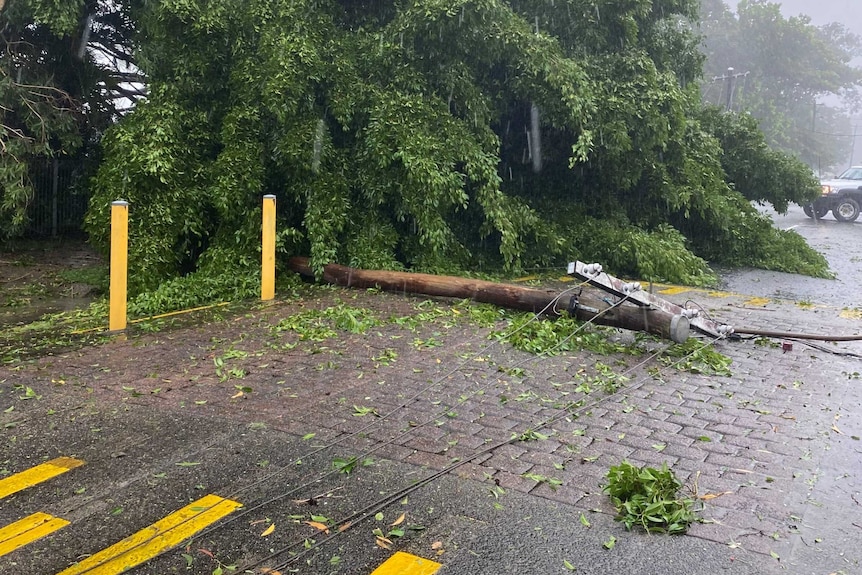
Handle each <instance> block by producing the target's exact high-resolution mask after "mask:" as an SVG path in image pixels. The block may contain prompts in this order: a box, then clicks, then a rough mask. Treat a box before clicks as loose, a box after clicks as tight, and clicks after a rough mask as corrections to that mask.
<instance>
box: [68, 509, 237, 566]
mask: <svg viewBox="0 0 862 575" xmlns="http://www.w3.org/2000/svg"><path fill="white" fill-rule="evenodd" d="M240 507H242V504H241V503H237V502H236V501H231V500H230V499H223V498H221V497H219V496H218V495H207V496H206V497H201V498H200V499H198V500H197V501H195V502H194V503H191V504H189V505H186V506H185V507H183V508H182V509H180V510H179V511H175V512H174V513H171V514H170V515H168V516H167V517H165V518H164V519H161V520H159V521H156V522H155V523H153V524H152V525H150V526H149V527H145V528H144V529H141V530H140V531H138V532H137V533H135V534H134V535H131V536H129V537H126V538H125V539H123V540H122V541H120V542H119V543H115V544H114V545H111V546H110V547H108V548H107V549H103V550H102V551H99V552H98V553H96V554H95V555H91V556H89V557H87V558H86V559H84V560H83V561H81V562H80V563H78V564H76V565H73V566H71V567H69V568H68V569H66V570H65V571H62V572H60V573H58V574H57V575H78V574H82V573H86V574H87V575H116V574H118V573H123V572H124V571H127V570H129V569H131V568H132V567H135V566H137V565H140V564H141V563H144V562H145V561H148V560H150V559H152V558H153V557H155V556H156V555H158V554H159V553H162V552H163V551H165V550H167V549H170V548H171V547H174V546H175V545H178V544H179V543H181V542H183V541H184V540H186V539H188V538H189V537H191V536H192V535H194V534H195V533H197V532H198V531H200V530H201V529H203V528H204V527H206V526H207V525H210V524H212V523H215V522H216V521H218V520H219V519H221V518H222V517H224V516H226V515H229V514H230V513H232V512H233V511H235V510H236V509H238V508H240Z"/></svg>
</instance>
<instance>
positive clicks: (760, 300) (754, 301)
mask: <svg viewBox="0 0 862 575" xmlns="http://www.w3.org/2000/svg"><path fill="white" fill-rule="evenodd" d="M771 301H772V300H771V299H769V298H768V297H753V298H750V299H747V300H745V302H743V304H742V305H756V306H765V305H766V304H768V303H769V302H771Z"/></svg>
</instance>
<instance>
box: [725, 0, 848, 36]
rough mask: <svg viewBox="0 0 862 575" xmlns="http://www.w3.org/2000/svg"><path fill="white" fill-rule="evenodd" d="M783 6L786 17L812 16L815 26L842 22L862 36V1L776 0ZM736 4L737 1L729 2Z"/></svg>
mask: <svg viewBox="0 0 862 575" xmlns="http://www.w3.org/2000/svg"><path fill="white" fill-rule="evenodd" d="M775 2H776V3H777V4H781V10H782V12H783V13H784V16H785V17H787V16H798V15H800V14H806V15H808V16H811V21H812V23H813V24H815V25H818V26H820V25H823V24H828V23H829V22H840V23H842V24H844V25H845V26H847V28H849V29H850V30H852V31H853V32H855V33H856V34H859V35H862V0H775ZM727 3H728V4H736V2H735V1H733V2H727Z"/></svg>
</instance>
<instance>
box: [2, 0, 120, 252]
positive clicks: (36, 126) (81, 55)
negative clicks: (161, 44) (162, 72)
mask: <svg viewBox="0 0 862 575" xmlns="http://www.w3.org/2000/svg"><path fill="white" fill-rule="evenodd" d="M128 1H129V2H132V1H134V0H128ZM121 4H122V5H125V3H111V5H110V6H109V5H107V4H105V3H104V2H92V1H90V2H86V3H85V2H84V0H14V1H13V0H9V1H7V2H5V5H4V6H3V7H2V9H0V28H2V29H3V35H2V37H0V240H2V239H5V238H9V237H17V236H20V235H21V234H22V233H23V231H24V229H25V226H26V224H27V208H28V206H29V204H30V203H31V202H32V199H33V195H34V191H33V184H32V181H31V180H32V179H33V177H34V173H35V172H36V171H37V170H38V169H39V168H40V167H42V166H44V165H45V163H46V162H48V161H50V159H51V158H58V157H69V156H71V157H73V158H75V159H76V160H77V163H78V165H79V166H80V168H79V169H81V168H83V169H82V170H81V171H82V172H86V171H88V170H90V169H91V165H92V164H93V163H94V162H95V161H97V160H98V152H97V150H96V149H95V148H96V144H97V142H98V140H99V137H100V136H101V133H102V132H103V131H104V129H105V127H106V126H107V125H108V124H109V123H110V122H112V121H113V119H114V116H115V114H116V106H115V103H114V100H113V97H114V95H115V92H114V90H113V88H114V87H115V86H117V82H116V81H113V80H116V78H115V77H114V76H112V73H113V71H115V70H113V68H112V65H111V64H108V63H106V62H105V61H104V60H105V59H104V58H103V61H100V62H96V60H95V59H94V58H93V57H92V55H91V54H90V53H89V52H88V51H87V50H82V47H81V45H80V42H81V41H82V40H83V39H84V38H87V39H89V40H90V45H94V44H101V45H103V46H110V48H109V52H110V53H111V54H112V56H115V57H116V58H117V59H118V60H123V59H124V58H123V55H122V51H123V45H124V42H125V40H124V39H122V38H120V37H119V33H118V31H119V29H120V28H122V27H123V26H124V25H125V24H122V22H125V20H124V19H123V18H122V17H121V16H120V12H121V10H122V8H121ZM97 12H98V16H99V17H100V18H101V21H100V22H99V23H98V24H93V23H92V22H91V21H90V19H89V18H88V16H96V13H97ZM91 24H92V26H91ZM85 26H89V27H90V28H87V29H86V30H85ZM92 28H96V29H97V32H96V33H94V34H90V29H92ZM115 33H117V35H114V34H115ZM107 36H111V38H110V39H106V37H107ZM102 42H104V44H102ZM129 76H132V74H129V75H128V76H127V77H126V78H125V80H122V81H126V82H129V81H133V80H132V79H131V78H130V77H129Z"/></svg>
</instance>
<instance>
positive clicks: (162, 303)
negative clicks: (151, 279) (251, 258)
mask: <svg viewBox="0 0 862 575" xmlns="http://www.w3.org/2000/svg"><path fill="white" fill-rule="evenodd" d="M253 297H260V273H259V272H258V274H257V275H255V274H254V273H247V272H242V273H240V272H237V273H232V274H231V273H226V274H220V275H209V274H204V273H200V272H196V273H193V274H190V275H187V276H182V277H176V278H173V279H170V280H168V281H165V282H163V283H162V284H161V285H159V286H158V287H157V288H156V289H154V290H151V291H148V292H143V293H140V294H138V295H137V296H135V297H133V298H131V299H130V300H129V303H128V313H129V316H131V317H145V316H150V315H156V314H160V313H166V312H170V311H175V310H183V309H191V308H194V307H198V306H202V305H207V304H211V303H217V302H221V301H241V300H244V299H251V298H253Z"/></svg>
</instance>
